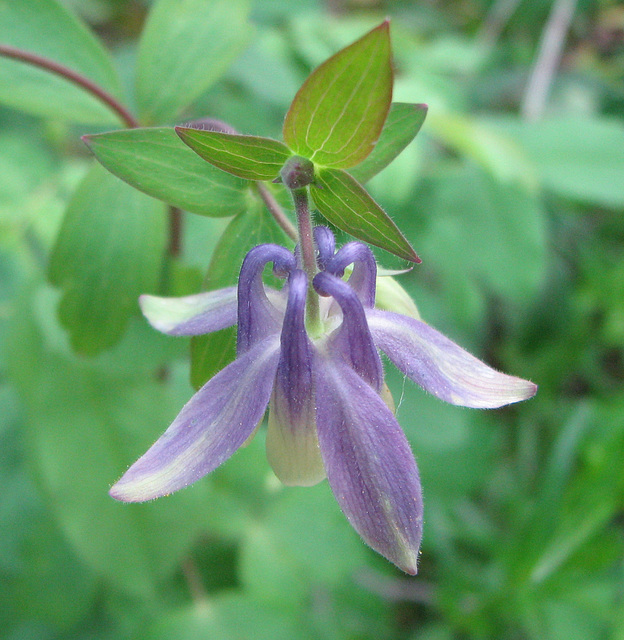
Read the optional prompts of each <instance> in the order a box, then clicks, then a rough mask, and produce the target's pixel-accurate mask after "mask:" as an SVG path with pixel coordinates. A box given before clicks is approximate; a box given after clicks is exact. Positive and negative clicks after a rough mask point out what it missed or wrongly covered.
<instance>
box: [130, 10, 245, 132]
mask: <svg viewBox="0 0 624 640" xmlns="http://www.w3.org/2000/svg"><path fill="white" fill-rule="evenodd" d="M248 14H249V2H248V0H210V2H206V0H183V1H180V0H159V1H158V2H156V3H155V4H154V6H153V8H152V9H151V11H150V13H149V16H148V19H147V23H146V25H145V29H144V31H143V34H142V36H141V40H140V43H139V54H138V70H137V100H138V104H139V111H140V116H141V120H142V122H145V123H146V124H157V123H162V122H166V121H168V120H171V119H173V118H175V117H176V115H177V114H178V113H179V112H180V110H181V109H183V108H184V107H187V106H188V105H189V104H190V103H191V102H193V101H194V100H195V99H196V98H198V97H199V96H200V95H201V94H202V93H203V92H204V91H205V90H206V89H208V87H209V86H210V85H211V84H212V83H214V82H215V81H216V80H217V79H218V78H219V77H220V76H221V75H222V73H223V72H224V71H225V69H227V67H228V66H229V64H230V63H231V62H232V61H233V60H234V58H235V57H236V56H237V55H238V54H239V53H240V52H241V51H242V50H243V48H244V47H245V45H246V44H247V42H248V40H249V37H250V35H251V28H250V25H249V23H248V21H247V17H248Z"/></svg>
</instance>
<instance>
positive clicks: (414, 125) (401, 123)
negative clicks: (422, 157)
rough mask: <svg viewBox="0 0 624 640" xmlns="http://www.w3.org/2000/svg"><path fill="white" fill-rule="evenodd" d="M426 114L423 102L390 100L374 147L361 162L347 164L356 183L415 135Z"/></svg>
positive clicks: (368, 176) (373, 173)
mask: <svg viewBox="0 0 624 640" xmlns="http://www.w3.org/2000/svg"><path fill="white" fill-rule="evenodd" d="M426 115H427V105H426V104H409V103H406V102H393V103H392V105H391V106H390V111H389V112H388V119H387V120H386V123H385V124H384V127H383V129H382V131H381V135H380V136H379V140H377V143H376V144H375V148H374V149H373V151H372V152H371V154H370V155H369V156H368V157H367V158H366V159H365V160H364V162H360V164H358V165H356V166H355V167H353V168H351V169H350V170H349V173H350V174H351V175H352V176H353V177H354V178H355V179H356V180H357V181H358V182H359V183H360V184H364V183H365V182H368V181H369V180H370V179H371V178H372V177H373V176H376V175H377V174H378V173H379V172H380V171H381V170H382V169H384V168H385V167H387V166H388V165H389V164H390V163H391V162H392V161H393V160H394V159H395V158H396V157H397V156H398V155H399V153H401V151H403V149H405V147H407V145H408V144H409V143H410V142H411V141H412V140H413V139H414V138H415V137H416V134H417V133H418V132H419V131H420V128H421V127H422V125H423V122H424V121H425V117H426Z"/></svg>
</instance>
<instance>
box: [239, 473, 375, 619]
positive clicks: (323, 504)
mask: <svg viewBox="0 0 624 640" xmlns="http://www.w3.org/2000/svg"><path fill="white" fill-rule="evenodd" d="M263 515H264V517H263V519H262V521H261V522H257V523H254V524H253V525H252V526H250V527H249V528H248V530H247V532H246V533H247V535H246V536H245V539H244V540H243V545H242V548H241V557H240V566H239V574H240V580H241V582H242V584H243V585H244V587H245V592H246V593H249V594H250V595H253V596H255V597H256V598H257V599H258V600H259V601H261V602H262V603H263V604H264V605H265V606H268V607H280V608H288V607H293V606H297V605H299V606H301V603H305V602H307V600H308V599H309V597H310V595H311V593H312V592H313V590H314V589H315V588H316V586H317V585H319V584H322V585H323V586H324V588H326V589H330V588H332V587H337V586H339V585H340V584H341V582H343V581H345V580H348V579H350V576H351V575H352V574H353V571H356V570H357V568H358V567H362V565H363V564H364V562H365V558H366V554H367V549H366V547H365V545H364V544H362V542H361V541H360V540H359V538H358V536H357V534H356V533H355V532H354V531H353V529H351V527H350V526H349V523H348V521H347V519H346V518H345V517H344V515H343V514H342V513H341V511H340V508H339V507H338V505H337V503H336V501H335V499H334V496H333V495H332V493H331V490H330V488H329V485H328V484H327V483H326V482H324V483H322V484H319V485H318V486H315V487H309V488H307V487H306V488H305V489H302V488H300V487H296V488H290V487H289V488H287V489H285V490H284V491H282V492H281V493H280V494H278V495H277V496H275V498H274V500H273V502H272V503H271V505H270V507H269V508H268V509H267V510H266V512H265V513H264V514H263Z"/></svg>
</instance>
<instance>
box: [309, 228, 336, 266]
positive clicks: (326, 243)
mask: <svg viewBox="0 0 624 640" xmlns="http://www.w3.org/2000/svg"><path fill="white" fill-rule="evenodd" d="M312 233H313V234H314V242H315V244H316V248H317V250H318V256H317V258H316V263H317V264H318V267H319V269H320V270H321V271H324V270H325V267H326V265H327V262H328V261H329V260H330V259H331V258H332V257H333V255H334V252H335V251H336V238H334V234H333V233H332V232H331V231H330V230H329V228H328V227H323V226H320V227H314V229H313V231H312Z"/></svg>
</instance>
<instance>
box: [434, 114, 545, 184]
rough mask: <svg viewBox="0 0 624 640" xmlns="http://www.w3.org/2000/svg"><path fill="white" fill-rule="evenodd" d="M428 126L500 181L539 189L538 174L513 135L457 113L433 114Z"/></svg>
mask: <svg viewBox="0 0 624 640" xmlns="http://www.w3.org/2000/svg"><path fill="white" fill-rule="evenodd" d="M427 124H428V127H429V129H430V130H431V131H432V132H433V133H434V134H435V135H436V136H437V137H439V138H440V139H441V141H442V142H443V143H444V144H445V145H447V146H448V147H450V148H451V149H453V150H454V151H456V152H458V153H460V154H462V155H465V156H468V157H470V158H472V159H473V160H475V162H477V163H478V164H479V165H480V166H481V167H483V168H484V169H485V170H486V171H487V172H488V173H490V175H492V176H493V177H494V178H496V179H497V180H499V181H500V182H518V183H520V184H521V185H523V186H524V187H526V188H527V189H532V190H535V187H536V181H535V171H534V170H533V167H531V163H530V162H529V161H528V158H527V157H526V153H524V150H523V149H522V147H521V146H520V145H519V144H517V142H516V141H515V140H514V139H513V138H512V137H511V136H508V135H501V131H498V130H496V128H494V127H491V126H488V124H487V123H486V122H479V121H476V120H475V119H474V118H472V117H468V116H465V115H462V114H457V113H448V112H447V113H445V112H442V113H440V112H435V113H434V112H432V113H431V116H430V117H429V120H427Z"/></svg>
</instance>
